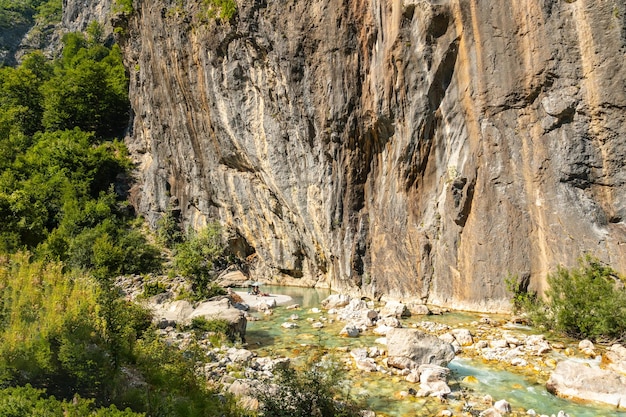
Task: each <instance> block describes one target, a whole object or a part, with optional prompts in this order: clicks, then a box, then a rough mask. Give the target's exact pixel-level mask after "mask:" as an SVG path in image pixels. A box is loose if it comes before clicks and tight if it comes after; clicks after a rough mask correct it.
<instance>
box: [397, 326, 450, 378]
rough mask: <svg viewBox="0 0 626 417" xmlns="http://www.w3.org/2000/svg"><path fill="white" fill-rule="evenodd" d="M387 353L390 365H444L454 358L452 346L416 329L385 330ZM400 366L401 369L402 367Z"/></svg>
mask: <svg viewBox="0 0 626 417" xmlns="http://www.w3.org/2000/svg"><path fill="white" fill-rule="evenodd" d="M387 347H388V351H387V355H388V357H389V361H388V362H389V363H390V364H392V366H395V367H398V366H401V367H402V368H404V367H407V364H408V365H410V366H408V367H410V368H414V367H418V366H419V365H423V364H433V365H439V366H446V365H447V364H448V362H450V361H451V360H452V359H454V348H453V346H452V345H451V344H450V343H446V342H444V341H442V340H440V339H439V338H437V337H435V336H431V335H429V334H426V333H423V332H421V331H419V330H416V329H404V328H401V329H391V330H390V331H389V332H387ZM402 368H401V369H402Z"/></svg>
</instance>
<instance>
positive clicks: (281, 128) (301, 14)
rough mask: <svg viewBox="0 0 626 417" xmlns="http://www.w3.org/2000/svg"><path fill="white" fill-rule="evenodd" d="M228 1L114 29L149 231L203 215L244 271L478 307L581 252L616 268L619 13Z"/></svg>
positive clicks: (138, 201)
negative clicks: (248, 267)
mask: <svg viewBox="0 0 626 417" xmlns="http://www.w3.org/2000/svg"><path fill="white" fill-rule="evenodd" d="M204 4H206V3H204ZM237 4H238V13H237V15H236V16H235V17H233V19H231V20H230V21H228V22H225V21H219V20H216V19H213V18H207V11H206V6H203V3H202V2H194V1H190V2H180V1H177V0H162V1H154V0H137V1H135V9H136V12H135V14H134V15H132V16H130V17H129V18H128V19H127V20H126V21H125V22H124V28H125V30H124V36H123V37H122V38H121V39H120V41H121V42H122V44H123V48H124V51H125V56H126V60H127V65H128V68H129V71H130V75H131V87H130V88H131V89H130V94H131V100H132V106H133V110H134V121H133V125H132V131H131V132H130V135H129V137H128V145H129V147H130V150H131V152H132V155H133V157H134V158H135V159H136V161H137V164H138V165H137V166H138V170H137V176H138V181H139V182H138V185H137V187H136V188H135V189H134V192H133V201H134V204H135V205H136V207H137V208H138V210H139V211H140V212H142V213H144V214H145V215H146V216H147V217H148V219H150V221H151V222H152V224H153V225H154V224H155V223H156V221H157V219H158V218H159V216H161V215H162V213H163V212H165V211H166V210H168V209H172V208H174V209H176V210H180V212H181V215H182V217H183V219H184V221H185V223H186V224H188V225H192V226H194V227H201V226H202V224H204V223H205V222H207V221H208V220H210V219H214V218H217V219H219V220H220V221H221V222H222V223H223V224H224V226H225V228H226V229H227V230H228V231H229V233H230V235H231V237H232V239H231V243H232V244H233V247H236V248H238V250H239V251H240V252H241V254H242V255H244V256H248V257H249V259H250V260H251V262H253V266H254V268H253V273H254V274H255V275H256V276H257V277H258V278H263V279H270V278H271V279H274V280H276V281H277V282H288V283H292V284H293V283H295V284H299V285H315V284H317V285H329V286H331V287H332V288H335V289H338V290H342V291H348V292H352V293H355V294H356V293H358V294H360V295H363V296H369V297H383V296H386V297H391V298H403V299H409V298H413V299H418V300H422V301H425V302H429V303H434V304H439V305H442V306H452V307H456V308H468V309H474V310H492V311H493V310H500V309H506V308H507V306H508V303H507V301H506V300H507V298H508V294H507V292H506V288H505V284H504V278H505V276H506V275H507V274H508V273H512V274H517V275H519V276H520V277H522V278H524V279H526V280H528V282H529V283H530V285H531V286H532V287H534V288H537V289H542V288H543V286H544V285H545V284H544V281H545V275H546V273H547V272H548V271H550V270H551V269H552V268H554V267H555V265H557V264H559V263H563V264H566V265H570V264H573V263H574V262H575V259H576V258H577V257H578V256H579V255H581V254H582V253H583V252H585V251H589V252H591V253H593V254H595V255H596V256H598V257H600V258H601V259H603V260H605V261H607V262H610V263H611V264H612V265H613V266H614V267H616V268H618V269H620V270H621V271H622V272H625V271H626V225H625V223H624V222H625V220H626V198H625V191H626V185H625V184H626V169H625V161H626V120H625V119H626V55H625V54H626V5H625V4H624V2H623V1H622V0H602V1H596V0H569V1H563V0H519V1H510V0H493V1H478V0H449V1H446V0H440V1H423V0H405V1H402V0H369V1H366V0H300V1H293V0H279V1H271V2H270V1H265V0H250V1H245V2H244V1H240V0H237ZM118 24H119V22H118Z"/></svg>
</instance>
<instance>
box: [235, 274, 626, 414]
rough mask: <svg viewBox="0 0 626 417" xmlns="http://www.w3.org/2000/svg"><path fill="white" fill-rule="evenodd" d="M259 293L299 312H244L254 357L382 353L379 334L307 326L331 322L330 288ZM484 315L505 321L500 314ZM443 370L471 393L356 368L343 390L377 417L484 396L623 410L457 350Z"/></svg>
mask: <svg viewBox="0 0 626 417" xmlns="http://www.w3.org/2000/svg"><path fill="white" fill-rule="evenodd" d="M263 291H264V292H269V293H271V294H286V295H289V296H291V297H292V298H293V304H295V303H297V304H299V305H300V308H299V309H297V310H288V309H286V308H285V306H279V307H276V308H275V309H274V314H272V315H270V316H266V315H264V314H262V313H258V312H253V313H250V314H251V315H253V316H255V317H257V318H258V321H252V320H250V321H248V327H247V331H246V342H247V344H248V347H247V348H248V349H250V350H251V351H253V352H256V353H257V354H258V355H259V356H272V357H278V356H284V357H289V358H291V359H292V360H293V361H294V362H296V363H298V361H302V362H304V361H306V358H307V355H308V354H309V353H310V352H313V351H315V349H314V348H316V347H322V348H323V349H326V350H328V351H331V352H334V356H335V357H336V358H337V359H339V360H340V361H344V360H345V362H346V363H350V362H352V363H353V361H352V360H351V357H350V355H349V351H350V350H351V349H355V348H363V347H366V348H367V347H371V346H378V347H379V348H382V349H385V346H384V345H378V344H377V343H376V342H375V340H376V339H377V338H379V337H381V336H378V335H375V334H374V333H373V332H371V331H368V332H366V333H365V334H361V335H360V336H359V337H356V338H347V337H341V336H339V332H340V331H341V329H342V328H343V326H344V325H345V324H346V323H345V322H341V321H335V322H333V323H329V322H330V321H331V320H327V321H326V322H324V328H321V329H316V328H314V327H313V326H312V325H311V324H312V323H311V321H312V320H311V319H313V320H314V321H319V320H320V317H326V318H327V319H332V318H333V316H331V315H328V314H327V313H326V311H325V310H322V309H321V306H320V302H321V301H322V300H323V299H325V298H326V297H327V296H328V295H330V290H324V289H312V288H297V287H270V286H265V287H263ZM313 308H319V309H320V310H321V312H313V311H312V309H313ZM293 314H297V315H298V316H299V319H298V320H296V321H295V322H296V323H297V324H298V328H296V329H285V328H283V327H281V324H283V323H284V322H286V321H292V320H290V316H292V315H293ZM483 317H485V315H484V314H474V313H466V312H450V313H445V314H443V315H430V316H416V317H409V318H406V319H402V320H401V321H402V325H403V327H412V325H413V324H414V323H417V322H420V321H429V322H436V323H442V324H446V325H448V326H450V327H458V328H468V329H470V330H471V328H472V323H474V324H475V323H476V321H478V320H480V319H481V318H483ZM489 317H492V318H494V319H495V320H503V321H505V317H504V316H489ZM307 319H309V320H307ZM517 330H518V331H520V332H527V334H528V333H531V329H528V328H524V327H519V329H517ZM562 358H563V357H562V356H561V357H560V358H559V357H558V356H555V359H557V360H558V359H562ZM448 367H449V368H450V369H451V371H452V374H451V376H450V378H449V381H448V384H449V386H450V388H452V390H453V393H454V392H456V393H457V394H460V393H461V392H462V393H464V394H467V393H471V394H470V395H469V396H468V395H456V397H457V399H456V400H448V401H447V402H446V403H444V404H442V403H441V402H440V401H439V400H437V399H435V398H416V397H414V396H412V395H406V392H407V391H408V390H409V388H411V387H413V388H414V389H418V387H419V384H411V383H409V382H407V381H406V380H404V377H401V376H398V375H391V374H382V373H380V372H371V373H368V372H364V371H359V370H356V369H354V366H352V367H351V368H352V370H350V371H347V375H346V379H347V381H348V382H347V384H348V386H350V387H351V390H350V393H351V395H353V396H356V397H362V398H365V401H366V404H367V406H368V408H369V409H370V410H373V411H375V412H376V415H377V416H390V417H391V416H397V417H405V416H435V415H437V414H438V413H439V412H440V411H442V410H446V409H447V410H451V411H452V412H453V414H454V415H458V413H459V412H460V411H461V410H462V409H463V408H464V406H465V403H466V401H467V400H468V399H471V400H470V403H471V401H472V400H473V401H476V399H480V398H482V397H483V396H485V395H487V394H488V395H490V396H491V397H492V398H493V400H494V401H497V400H501V399H504V400H506V401H508V402H509V403H510V404H511V406H512V408H513V411H517V412H518V413H522V412H525V410H530V409H533V410H535V411H536V413H537V415H540V414H546V415H552V414H554V415H556V414H558V412H559V411H560V410H563V411H565V412H566V413H567V414H568V415H569V416H570V417H598V416H606V417H609V416H611V417H626V412H617V411H616V410H615V409H614V408H611V407H604V406H602V405H595V404H593V405H590V404H578V403H575V402H572V401H568V400H564V399H561V398H558V397H556V396H554V395H552V394H550V393H548V392H547V391H546V389H545V380H544V381H538V380H537V379H540V378H533V377H532V375H524V374H521V373H517V372H511V371H510V370H507V368H505V367H504V366H503V365H498V364H492V363H490V362H487V361H483V360H481V359H474V358H469V357H464V355H463V352H461V353H459V354H458V355H457V357H456V358H455V359H454V360H453V361H452V362H451V363H450V364H449V365H448ZM510 368H512V367H511V366H509V369H510ZM466 377H467V378H466ZM485 408H487V406H485V405H482V409H485Z"/></svg>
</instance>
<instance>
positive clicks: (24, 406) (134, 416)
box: [0, 385, 143, 417]
mask: <svg viewBox="0 0 626 417" xmlns="http://www.w3.org/2000/svg"><path fill="white" fill-rule="evenodd" d="M0 415H1V416H3V417H24V416H31V417H51V416H59V417H61V416H67V417H83V416H88V415H89V416H97V417H140V416H143V414H138V413H134V412H132V411H130V410H128V409H127V410H124V411H121V410H118V409H117V407H115V405H111V406H110V407H107V408H104V407H101V408H96V406H95V405H94V401H93V400H86V399H83V398H81V397H80V396H76V397H74V398H73V399H72V401H65V400H57V399H56V398H54V397H53V396H50V397H47V396H46V392H45V390H43V389H37V388H33V387H32V386H30V385H26V386H23V387H9V388H4V389H1V390H0Z"/></svg>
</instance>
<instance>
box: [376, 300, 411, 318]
mask: <svg viewBox="0 0 626 417" xmlns="http://www.w3.org/2000/svg"><path fill="white" fill-rule="evenodd" d="M380 315H381V317H396V318H400V317H406V316H410V315H411V312H410V311H409V309H408V308H407V307H406V305H404V304H403V303H401V302H399V301H388V302H387V304H385V306H384V307H383V308H382V310H380Z"/></svg>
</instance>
